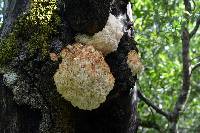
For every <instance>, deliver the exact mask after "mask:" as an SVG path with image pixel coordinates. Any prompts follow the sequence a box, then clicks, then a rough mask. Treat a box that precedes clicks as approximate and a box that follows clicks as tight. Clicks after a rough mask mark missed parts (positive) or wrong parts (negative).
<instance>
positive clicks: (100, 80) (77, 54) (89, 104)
mask: <svg viewBox="0 0 200 133" xmlns="http://www.w3.org/2000/svg"><path fill="white" fill-rule="evenodd" d="M60 54H61V57H62V63H61V64H60V65H59V69H58V70H57V72H56V73H55V75H54V81H55V84H56V87H57V91H58V92H59V93H60V94H61V95H62V96H63V97H64V98H65V99H66V100H68V101H70V102H71V103H72V105H73V106H77V107H78V108H80V109H85V110H92V109H95V108H98V107H99V106H100V104H101V103H103V102H104V101H105V100H106V96H107V95H108V94H109V92H110V91H111V90H112V89H113V86H114V81H115V79H114V77H113V75H112V74H111V72H110V69H109V66H108V65H107V63H106V62H105V60H104V57H103V55H102V53H101V52H98V51H96V50H95V49H94V47H93V46H90V45H85V46H83V45H82V44H80V43H76V44H73V45H69V46H67V47H66V48H65V49H63V50H62V52H61V53H60Z"/></svg>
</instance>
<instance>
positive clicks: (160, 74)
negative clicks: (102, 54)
mask: <svg viewBox="0 0 200 133" xmlns="http://www.w3.org/2000/svg"><path fill="white" fill-rule="evenodd" d="M131 3H132V7H133V16H134V20H133V21H134V27H135V40H136V41H137V42H138V44H139V45H138V47H139V50H140V54H141V58H142V62H143V64H144V66H145V69H144V72H143V73H142V74H141V75H140V76H139V80H140V87H139V89H140V90H141V91H142V92H143V94H144V95H145V96H146V97H147V98H148V99H150V100H151V101H153V102H154V103H155V105H157V106H158V107H160V108H161V109H163V110H165V111H172V109H173V107H174V105H175V101H176V99H177V96H178V93H179V91H180V88H181V78H182V58H181V56H182V55H181V52H182V51H181V47H182V46H181V24H182V23H183V21H184V4H183V0H131ZM191 4H192V8H193V11H192V14H189V16H190V24H189V30H190V31H191V30H192V29H193V27H194V25H195V21H196V19H197V17H198V16H200V1H199V0H193V2H191ZM3 6H4V4H3V0H0V26H1V25H2V22H3ZM190 44H191V46H190V56H191V65H194V64H196V63H197V62H200V30H199V31H198V32H197V33H196V35H195V36H194V37H193V39H192V40H191V42H190ZM199 75H200V69H196V70H195V71H194V73H193V74H192V77H191V94H190V97H189V100H188V102H187V104H186V106H185V108H184V110H183V112H182V114H181V116H180V120H179V127H178V128H179V131H180V133H188V132H190V133H199V132H200V76H199ZM138 115H139V117H140V119H141V120H143V121H152V122H155V123H157V124H158V125H159V126H160V127H162V128H163V131H166V130H167V129H168V127H169V123H168V121H167V120H166V118H165V117H163V116H161V115H159V114H157V113H156V112H155V111H154V110H153V109H152V108H151V107H148V106H147V105H146V104H145V103H143V102H142V101H140V102H139V104H138ZM139 132H141V133H156V132H158V131H156V130H155V129H153V128H144V127H140V128H139Z"/></svg>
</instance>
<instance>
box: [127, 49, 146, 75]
mask: <svg viewBox="0 0 200 133" xmlns="http://www.w3.org/2000/svg"><path fill="white" fill-rule="evenodd" d="M127 64H128V66H129V68H130V69H131V72H132V74H133V75H136V74H138V73H140V72H141V71H142V70H143V65H142V63H141V61H140V57H139V55H138V54H137V52H136V51H135V50H131V51H130V52H129V53H128V58H127Z"/></svg>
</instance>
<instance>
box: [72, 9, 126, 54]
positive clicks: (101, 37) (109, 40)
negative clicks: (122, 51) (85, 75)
mask: <svg viewBox="0 0 200 133" xmlns="http://www.w3.org/2000/svg"><path fill="white" fill-rule="evenodd" d="M123 28H124V25H123V23H122V22H121V19H120V18H117V17H115V16H114V15H112V14H111V13H110V15H109V17H108V21H107V23H106V25H105V27H104V28H103V30H102V31H99V32H97V33H95V34H94V35H93V36H88V35H85V34H82V35H81V34H80V35H77V36H76V37H75V40H76V41H77V42H80V43H83V44H86V45H92V46H94V48H95V49H96V50H98V51H101V52H102V53H103V54H104V55H107V54H109V53H111V52H113V51H115V50H117V47H118V44H119V42H120V39H121V38H122V36H123Z"/></svg>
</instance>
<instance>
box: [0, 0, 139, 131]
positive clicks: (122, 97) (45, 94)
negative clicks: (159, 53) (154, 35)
mask: <svg viewBox="0 0 200 133" xmlns="http://www.w3.org/2000/svg"><path fill="white" fill-rule="evenodd" d="M81 1H82V0H65V1H58V3H59V6H58V7H59V8H58V9H59V10H58V14H59V15H60V17H61V20H62V23H61V24H60V25H59V27H58V32H59V33H58V34H57V35H55V36H53V38H49V40H50V41H51V46H50V48H51V50H53V51H54V52H55V51H56V50H58V51H59V50H60V49H59V48H58V47H57V45H58V44H59V45H61V47H64V46H66V45H67V44H69V43H71V42H74V39H73V38H74V36H75V34H76V33H86V34H94V33H95V32H98V31H100V30H102V28H103V27H104V26H105V24H106V21H107V18H108V15H109V11H110V8H111V9H112V10H111V12H112V14H114V15H115V16H117V15H119V14H123V13H125V12H126V5H127V4H128V1H127V0H116V1H114V2H113V3H112V5H111V7H110V3H111V1H107V0H105V1H102V0H93V2H91V1H90V0H85V1H84V2H83V1H82V2H81ZM7 2H8V3H6V4H5V5H6V14H5V19H4V24H3V28H2V32H1V37H2V38H3V37H4V38H6V37H7V35H8V34H9V33H11V32H13V31H14V25H15V23H17V22H18V21H19V19H18V18H21V17H23V14H24V12H28V11H29V10H30V1H28V0H8V1H7ZM88 2H89V5H90V4H92V5H91V7H93V8H90V7H88V4H84V3H88ZM85 10H86V11H88V12H89V14H88V13H86V14H84V13H85V12H84V11H85ZM85 20H87V21H85ZM125 21H126V23H128V19H127V20H125ZM38 26H39V25H38ZM27 30H29V29H27ZM21 34H23V31H22V33H21ZM30 34H31V33H30ZM16 39H17V41H18V43H19V46H20V52H18V54H17V56H15V57H13V58H12V59H11V60H9V61H8V62H6V65H5V66H6V67H7V68H9V70H8V71H9V73H10V72H15V73H17V75H18V78H17V80H16V81H15V82H14V83H13V84H12V85H10V86H7V85H5V83H4V76H3V75H4V74H5V73H4V72H5V71H2V72H1V74H0V107H1V108H0V132H2V133H38V132H44V133H48V132H52V133H94V132H95V133H133V132H136V130H137V121H136V104H137V103H136V101H134V99H133V94H134V92H131V88H133V87H134V84H135V81H136V77H135V76H134V77H133V76H132V74H131V70H130V69H129V68H128V65H127V63H126V60H127V54H128V52H129V51H130V50H136V51H137V48H136V46H135V42H134V41H132V40H131V39H132V38H131V37H130V36H129V35H128V33H127V32H125V33H124V36H123V37H122V39H121V41H120V43H119V47H118V49H117V51H115V52H112V53H111V54H109V55H107V56H106V62H107V63H108V65H109V67H110V69H111V72H112V74H113V76H114V77H115V86H114V89H113V90H112V91H111V92H110V94H109V95H108V96H107V100H106V102H105V103H103V104H101V106H100V107H99V108H97V109H94V110H92V111H85V110H81V109H78V108H77V107H76V108H75V107H73V106H72V105H71V103H70V102H67V101H66V100H64V99H63V98H62V97H61V95H59V93H58V92H57V91H56V86H55V84H54V80H53V78H52V77H53V75H54V73H55V72H56V69H57V68H58V64H59V62H53V61H51V60H50V59H49V57H46V58H41V54H40V51H39V52H37V53H35V54H34V55H30V54H28V52H27V50H26V49H25V47H26V45H27V42H26V41H25V40H26V39H25V38H23V36H20V37H18V38H16Z"/></svg>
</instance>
